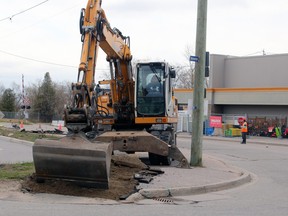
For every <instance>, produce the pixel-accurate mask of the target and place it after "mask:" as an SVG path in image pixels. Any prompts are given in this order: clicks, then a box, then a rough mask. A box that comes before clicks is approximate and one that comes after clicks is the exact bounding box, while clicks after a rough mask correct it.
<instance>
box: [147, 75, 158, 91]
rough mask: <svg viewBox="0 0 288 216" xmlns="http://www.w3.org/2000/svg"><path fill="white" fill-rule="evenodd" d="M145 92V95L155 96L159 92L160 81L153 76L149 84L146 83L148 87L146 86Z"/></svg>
mask: <svg viewBox="0 0 288 216" xmlns="http://www.w3.org/2000/svg"><path fill="white" fill-rule="evenodd" d="M146 90H147V95H149V94H155V93H156V94H157V93H159V94H160V92H161V83H160V80H159V78H158V77H157V76H156V75H154V76H153V77H152V78H151V81H150V83H148V85H147V86H146Z"/></svg>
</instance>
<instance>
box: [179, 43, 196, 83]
mask: <svg viewBox="0 0 288 216" xmlns="http://www.w3.org/2000/svg"><path fill="white" fill-rule="evenodd" d="M191 50H192V49H191V47H189V46H186V49H185V52H184V57H185V59H186V61H187V62H186V63H185V64H182V65H177V66H176V67H175V69H176V80H175V82H176V87H177V88H193V86H194V83H193V82H194V72H195V64H194V63H193V62H191V61H190V56H191V55H192V51H191Z"/></svg>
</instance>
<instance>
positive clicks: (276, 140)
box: [177, 132, 288, 147]
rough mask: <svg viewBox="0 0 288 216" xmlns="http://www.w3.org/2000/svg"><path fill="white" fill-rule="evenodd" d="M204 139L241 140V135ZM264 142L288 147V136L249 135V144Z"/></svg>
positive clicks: (182, 135) (179, 134)
mask: <svg viewBox="0 0 288 216" xmlns="http://www.w3.org/2000/svg"><path fill="white" fill-rule="evenodd" d="M177 137H179V138H185V137H186V138H191V134H190V133H185V132H183V133H178V134H177ZM203 140H221V141H227V142H239V143H240V142H241V141H242V138H241V137H224V136H205V135H204V136H203ZM249 143H253V144H263V145H278V146H287V147H288V138H282V139H279V138H274V137H261V136H247V144H249Z"/></svg>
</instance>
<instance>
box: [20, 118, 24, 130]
mask: <svg viewBox="0 0 288 216" xmlns="http://www.w3.org/2000/svg"><path fill="white" fill-rule="evenodd" d="M20 128H21V129H22V128H24V125H23V120H21V122H20Z"/></svg>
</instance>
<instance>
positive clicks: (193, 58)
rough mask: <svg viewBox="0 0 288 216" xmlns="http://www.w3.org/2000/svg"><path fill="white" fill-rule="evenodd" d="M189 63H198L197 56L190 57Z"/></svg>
mask: <svg viewBox="0 0 288 216" xmlns="http://www.w3.org/2000/svg"><path fill="white" fill-rule="evenodd" d="M190 61H193V62H199V56H190Z"/></svg>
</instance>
